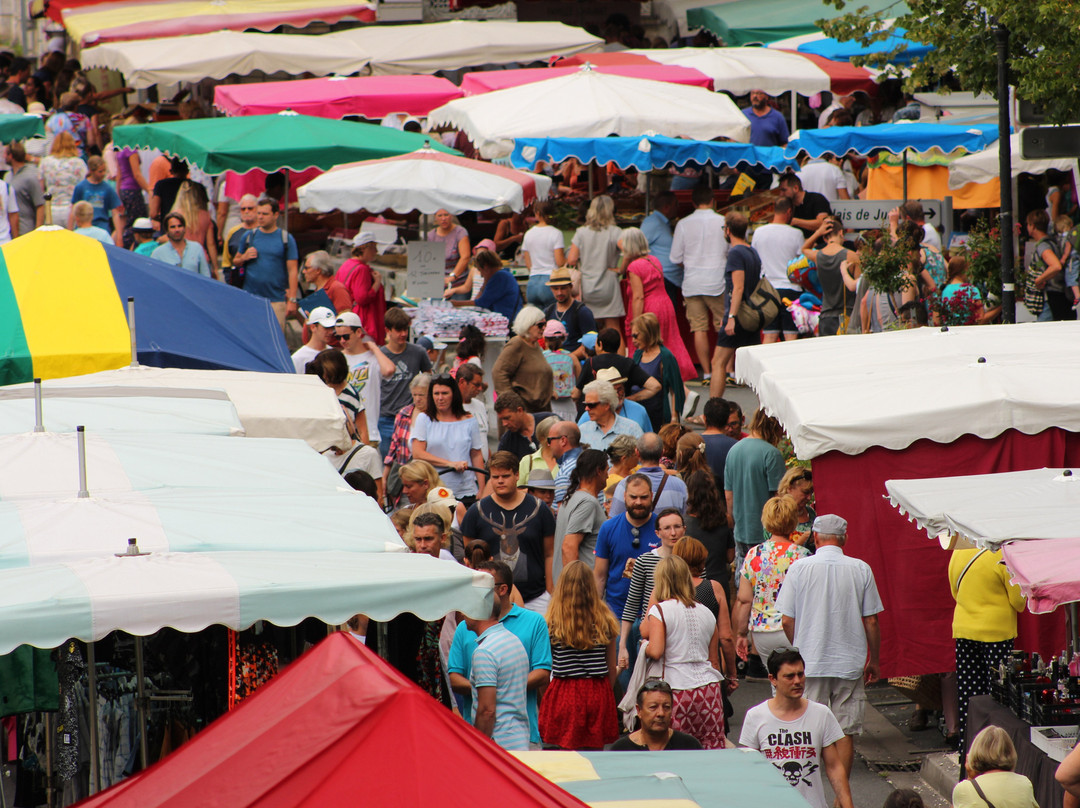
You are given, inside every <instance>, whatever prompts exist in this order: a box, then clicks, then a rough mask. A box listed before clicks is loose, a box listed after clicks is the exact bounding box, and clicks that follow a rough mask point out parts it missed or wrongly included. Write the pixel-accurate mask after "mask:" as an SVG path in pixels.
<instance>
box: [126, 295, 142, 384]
mask: <svg viewBox="0 0 1080 808" xmlns="http://www.w3.org/2000/svg"><path fill="white" fill-rule="evenodd" d="M127 303H128V307H127V316H128V332H129V333H130V334H131V366H132V367H133V368H137V367H138V366H139V352H138V349H136V347H135V298H133V297H129V298H128V301H127Z"/></svg>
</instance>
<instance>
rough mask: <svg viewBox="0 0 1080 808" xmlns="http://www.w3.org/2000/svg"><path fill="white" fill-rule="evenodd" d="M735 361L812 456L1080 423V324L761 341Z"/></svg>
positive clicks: (1077, 427)
mask: <svg viewBox="0 0 1080 808" xmlns="http://www.w3.org/2000/svg"><path fill="white" fill-rule="evenodd" d="M735 369H736V376H737V377H738V379H739V380H740V381H742V382H745V383H747V384H749V385H750V386H751V387H753V388H754V391H755V392H756V393H757V396H758V399H759V400H760V401H761V403H762V406H764V407H765V408H766V410H767V411H768V412H769V413H770V414H772V415H774V416H776V417H777V419H779V421H780V423H781V425H782V426H783V427H784V429H785V431H786V432H787V434H788V436H789V437H790V438H791V442H792V444H793V446H794V448H795V452H796V454H797V455H798V456H799V457H800V458H801V459H804V460H809V459H812V458H815V457H818V456H820V455H822V454H825V453H826V452H830V451H838V452H842V453H844V454H848V455H856V454H859V453H860V452H863V451H865V450H866V449H868V448H870V447H872V446H882V447H884V448H886V449H903V448H906V447H907V446H909V445H911V444H912V443H915V442H916V441H918V440H920V439H923V438H926V439H928V440H930V441H934V442H936V443H942V444H948V443H950V442H951V441H954V440H956V439H957V438H959V437H960V436H962V435H975V436H977V437H980V438H993V437H996V436H998V435H1000V434H1002V433H1003V432H1006V431H1007V430H1017V431H1019V432H1021V433H1024V434H1026V435H1034V434H1037V433H1039V432H1042V431H1044V430H1046V429H1050V428H1052V427H1057V428H1060V429H1061V430H1065V431H1068V432H1080V408H1078V407H1077V406H1076V402H1077V401H1078V400H1080V323H1077V322H1060V323H1025V324H1019V325H991V326H966V327H952V326H950V327H949V328H948V330H944V329H938V328H916V329H911V330H906V331H893V332H886V333H881V334H866V335H861V336H858V337H852V338H835V339H833V338H828V339H812V340H797V341H794V342H788V343H783V344H779V343H778V344H774V345H760V346H753V347H750V348H743V349H740V350H739V352H738V353H737V354H736V358H735ZM912 380H916V381H915V382H914V383H913V381H912ZM837 391H842V393H843V394H842V395H837Z"/></svg>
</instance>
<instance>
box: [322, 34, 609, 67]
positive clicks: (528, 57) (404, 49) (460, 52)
mask: <svg viewBox="0 0 1080 808" xmlns="http://www.w3.org/2000/svg"><path fill="white" fill-rule="evenodd" d="M320 38H321V39H325V40H339V41H342V42H347V43H350V44H351V45H352V46H353V47H354V48H355V49H356V52H357V53H362V54H363V55H364V56H365V57H367V58H369V59H370V60H371V72H372V73H373V74H374V75H382V74H388V73H394V74H402V73H437V72H439V71H440V70H447V71H451V70H461V69H463V68H467V67H480V66H481V65H488V64H492V65H510V64H530V63H532V62H546V61H547V60H548V59H549V58H551V57H552V56H567V55H570V54H574V53H581V52H585V51H587V52H591V51H599V50H600V49H601V48H602V47H603V44H604V41H603V40H602V39H600V38H599V37H595V36H593V35H592V34H589V33H587V32H586V31H585V30H584V29H582V28H574V27H573V26H570V25H564V24H563V23H561V22H510V21H508V20H485V21H483V22H481V21H477V20H453V21H452V22H435V23H425V24H422V25H385V26H384V25H380V26H370V27H363V28H353V29H350V30H348V31H337V32H335V33H333V34H326V35H325V36H323V37H320Z"/></svg>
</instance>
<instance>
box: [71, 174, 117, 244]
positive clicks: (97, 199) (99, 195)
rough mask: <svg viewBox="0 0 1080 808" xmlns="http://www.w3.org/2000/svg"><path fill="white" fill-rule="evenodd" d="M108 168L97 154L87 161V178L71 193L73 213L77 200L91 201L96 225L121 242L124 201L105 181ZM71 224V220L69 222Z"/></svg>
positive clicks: (72, 215)
mask: <svg viewBox="0 0 1080 808" xmlns="http://www.w3.org/2000/svg"><path fill="white" fill-rule="evenodd" d="M107 171H108V168H107V167H106V166H105V160H103V159H102V158H101V157H98V156H97V155H96V154H95V155H94V156H93V157H91V158H90V159H89V160H87V161H86V179H85V180H83V181H82V182H80V183H79V184H78V185H76V186H75V190H74V191H72V193H71V206H72V211H73V212H72V214H70V215H71V217H72V219H71V221H74V207H75V204H76V203H77V202H89V203H90V204H91V205H92V206H93V207H94V220H93V225H94V227H100V228H101V229H102V230H104V231H105V232H106V233H112V237H113V241H114V243H115V244H117V245H119V244H120V243H121V238H120V234H121V233H123V232H124V203H123V202H121V201H120V196H119V194H117V193H116V190H115V189H114V188H113V187H112V186H111V185H109V183H107V182H105V174H106V173H107ZM68 226H69V227H70V226H71V222H69V223H68Z"/></svg>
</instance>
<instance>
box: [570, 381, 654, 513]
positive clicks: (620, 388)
mask: <svg viewBox="0 0 1080 808" xmlns="http://www.w3.org/2000/svg"><path fill="white" fill-rule="evenodd" d="M596 380H597V381H598V382H611V386H612V387H614V388H615V393H616V394H617V395H618V396H619V407H618V409H616V410H615V414H616V415H621V416H622V417H623V418H626V419H628V420H630V421H633V422H634V423H635V424H637V425H638V426H640V427H641V431H642V432H652V421H651V420H649V413H648V412H646V411H645V408H644V407H643V406H641V405H640V404H638V403H637V402H636V401H631V400H630V399H628V398H627V397H626V377H625V376H623V375H622V374H621V373H620V372H619V369H618V368H616V367H610V368H600V370H598V371H596ZM588 420H589V411H588V410H586V411H585V412H583V413H581V417H580V418H578V421H577V422H578V426H585V424H586V422H588ZM556 501H558V496H557V495H556Z"/></svg>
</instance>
